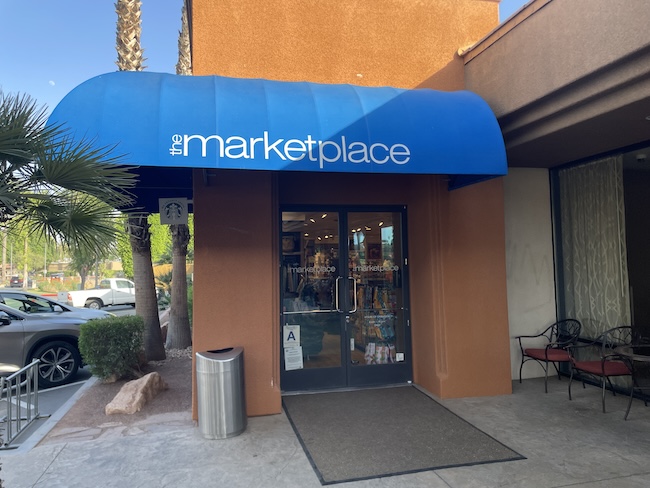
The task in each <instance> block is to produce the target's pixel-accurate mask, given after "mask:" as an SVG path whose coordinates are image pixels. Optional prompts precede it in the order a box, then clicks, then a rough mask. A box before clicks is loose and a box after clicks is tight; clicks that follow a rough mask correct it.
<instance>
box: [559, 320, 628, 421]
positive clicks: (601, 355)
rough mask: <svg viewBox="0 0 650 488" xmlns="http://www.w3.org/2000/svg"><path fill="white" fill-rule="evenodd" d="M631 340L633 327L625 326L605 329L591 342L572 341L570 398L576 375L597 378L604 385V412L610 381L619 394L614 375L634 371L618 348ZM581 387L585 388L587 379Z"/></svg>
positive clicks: (612, 387)
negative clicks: (613, 378) (578, 342)
mask: <svg viewBox="0 0 650 488" xmlns="http://www.w3.org/2000/svg"><path fill="white" fill-rule="evenodd" d="M631 343H632V327H629V326H622V327H614V328H613V329H609V330H606V331H605V332H603V333H602V334H601V335H600V336H598V337H597V338H595V339H594V340H592V341H590V342H586V343H583V344H579V345H573V346H570V347H569V348H568V350H569V356H570V358H571V377H570V378H569V400H572V398H571V384H572V383H573V377H574V376H575V375H580V376H581V377H582V378H584V377H585V376H592V377H595V378H598V380H599V381H600V385H601V388H602V402H603V413H605V412H606V410H605V390H606V388H607V385H608V384H609V388H610V389H611V390H612V394H613V395H616V391H615V390H614V385H612V382H611V380H610V378H611V377H615V376H631V375H632V371H631V370H630V367H629V366H628V363H627V362H626V361H624V360H623V358H622V356H621V355H619V354H617V352H616V349H617V348H618V347H620V346H628V345H630V344H631ZM582 387H583V388H585V382H584V379H583V380H582Z"/></svg>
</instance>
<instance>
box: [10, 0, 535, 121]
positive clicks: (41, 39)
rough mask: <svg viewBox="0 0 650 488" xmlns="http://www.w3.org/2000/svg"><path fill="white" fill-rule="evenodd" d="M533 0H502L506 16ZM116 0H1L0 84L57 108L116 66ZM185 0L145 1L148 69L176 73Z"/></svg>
mask: <svg viewBox="0 0 650 488" xmlns="http://www.w3.org/2000/svg"><path fill="white" fill-rule="evenodd" d="M527 1H528V0H502V1H501V4H500V9H499V12H500V18H501V19H502V20H505V19H506V18H507V17H509V16H510V15H511V14H512V13H514V12H515V11H516V10H517V9H519V8H520V7H521V6H522V5H524V4H525V3H526V2H527ZM114 4H115V0H0V18H1V19H2V20H3V22H2V24H3V27H2V31H3V32H2V37H1V38H0V88H1V89H2V90H3V91H4V92H5V93H17V92H19V93H26V94H29V95H30V96H31V97H32V98H34V99H35V100H36V102H37V103H38V105H39V106H42V105H47V106H48V108H49V109H50V110H52V109H53V108H54V107H55V106H56V104H57V103H59V101H61V99H62V98H63V97H64V96H65V95H66V94H67V93H68V92H69V91H71V90H72V89H73V88H75V87H76V86H77V85H79V84H81V83H83V82H84V81H86V80H88V79H89V78H92V77H93V76H97V75H100V74H102V73H107V72H110V71H115V70H116V69H117V67H116V65H115V60H116V59H117V55H116V53H115V27H116V20H117V14H116V13H115V7H114ZM182 4H183V2H182V0H143V1H142V39H141V44H142V47H143V48H144V50H145V57H146V58H147V60H146V61H145V65H146V66H147V68H146V69H147V71H158V72H166V73H174V72H175V70H176V60H177V55H178V47H177V46H178V44H177V42H178V31H179V30H180V19H181V7H182Z"/></svg>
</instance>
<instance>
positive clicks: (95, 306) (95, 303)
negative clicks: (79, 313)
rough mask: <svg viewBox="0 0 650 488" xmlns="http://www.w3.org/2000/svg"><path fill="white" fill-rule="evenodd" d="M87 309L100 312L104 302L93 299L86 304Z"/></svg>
mask: <svg viewBox="0 0 650 488" xmlns="http://www.w3.org/2000/svg"><path fill="white" fill-rule="evenodd" d="M86 307H88V308H92V309H93V310H99V309H100V308H102V302H101V300H98V299H97V298H91V299H90V300H88V301H87V302H86Z"/></svg>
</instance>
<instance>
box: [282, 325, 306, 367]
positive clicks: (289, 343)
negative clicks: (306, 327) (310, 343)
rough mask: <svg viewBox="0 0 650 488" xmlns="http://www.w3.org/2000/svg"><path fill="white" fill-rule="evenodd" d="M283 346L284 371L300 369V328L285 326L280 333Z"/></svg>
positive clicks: (297, 326)
mask: <svg viewBox="0 0 650 488" xmlns="http://www.w3.org/2000/svg"><path fill="white" fill-rule="evenodd" d="M282 343H283V346H284V369H285V371H291V370H295V369H302V368H303V362H302V347H301V346H300V326H299V325H285V326H284V327H283V331H282Z"/></svg>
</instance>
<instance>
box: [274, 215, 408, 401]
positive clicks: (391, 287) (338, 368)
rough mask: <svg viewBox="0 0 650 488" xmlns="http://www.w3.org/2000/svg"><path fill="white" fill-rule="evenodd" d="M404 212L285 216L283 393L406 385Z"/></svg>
mask: <svg viewBox="0 0 650 488" xmlns="http://www.w3.org/2000/svg"><path fill="white" fill-rule="evenodd" d="M404 234H405V211H404V210H403V209H372V210H363V211H362V210H359V211H356V210H355V211H352V210H350V209H341V208H321V209H308V210H303V209H291V210H288V209H287V210H285V211H283V212H282V246H281V248H282V258H281V264H282V269H281V273H280V275H281V299H282V317H281V320H282V322H281V327H280V329H281V334H282V337H281V349H282V350H281V361H282V364H281V382H282V383H281V386H282V390H284V391H296V390H313V389H326V388H341V387H350V386H369V385H381V384H393V383H403V382H406V381H409V380H411V376H412V368H411V347H410V346H411V343H410V329H409V320H408V295H407V283H408V280H407V276H406V264H407V262H408V261H407V257H406V255H405V250H406V246H405V245H404Z"/></svg>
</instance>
